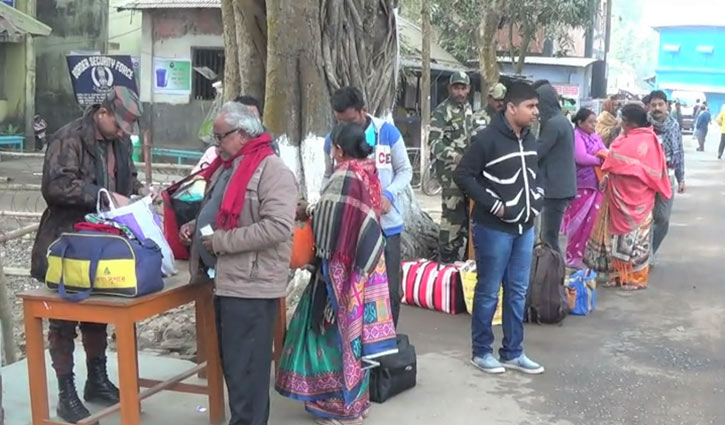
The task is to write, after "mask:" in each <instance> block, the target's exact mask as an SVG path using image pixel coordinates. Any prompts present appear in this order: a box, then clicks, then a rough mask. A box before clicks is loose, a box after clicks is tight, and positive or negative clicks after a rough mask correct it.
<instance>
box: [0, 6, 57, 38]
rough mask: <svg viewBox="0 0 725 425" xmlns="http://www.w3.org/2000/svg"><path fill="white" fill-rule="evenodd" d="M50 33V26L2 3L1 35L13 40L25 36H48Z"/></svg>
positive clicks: (0, 15)
mask: <svg viewBox="0 0 725 425" xmlns="http://www.w3.org/2000/svg"><path fill="white" fill-rule="evenodd" d="M50 32H51V28H50V27H49V26H47V25H45V24H44V23H42V22H40V21H38V20H37V19H35V18H33V17H32V16H30V15H26V14H25V13H23V12H21V11H19V10H17V9H15V8H14V7H10V6H8V5H7V4H5V3H2V2H0V35H2V36H4V37H11V38H12V37H17V36H22V35H25V34H30V35H48V34H50Z"/></svg>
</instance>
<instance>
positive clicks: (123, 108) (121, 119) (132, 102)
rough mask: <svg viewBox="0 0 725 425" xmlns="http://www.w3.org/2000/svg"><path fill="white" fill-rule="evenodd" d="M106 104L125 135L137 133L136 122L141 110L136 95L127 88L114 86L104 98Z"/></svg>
mask: <svg viewBox="0 0 725 425" xmlns="http://www.w3.org/2000/svg"><path fill="white" fill-rule="evenodd" d="M105 103H106V104H108V105H109V106H110V107H111V109H113V113H114V115H115V116H116V122H117V123H118V126H119V127H121V130H123V132H124V133H126V134H137V133H138V120H139V119H140V118H141V114H142V113H143V108H142V107H141V101H140V100H139V98H138V95H137V94H136V93H134V92H133V91H132V90H131V89H129V88H128V87H123V86H115V87H113V90H111V91H110V92H109V93H108V95H107V96H106V102H105Z"/></svg>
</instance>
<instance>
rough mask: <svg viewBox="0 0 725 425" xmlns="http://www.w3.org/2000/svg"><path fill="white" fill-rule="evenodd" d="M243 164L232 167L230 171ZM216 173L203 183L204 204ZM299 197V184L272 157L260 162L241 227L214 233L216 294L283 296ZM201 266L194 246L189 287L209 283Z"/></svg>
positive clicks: (245, 200) (196, 248) (246, 296)
mask: <svg viewBox="0 0 725 425" xmlns="http://www.w3.org/2000/svg"><path fill="white" fill-rule="evenodd" d="M241 159H242V158H241V157H240V158H238V159H237V160H236V161H235V162H234V172H236V170H237V168H238V167H239V164H240V162H241ZM220 173H221V168H220V169H219V170H217V172H216V173H214V175H213V176H212V178H211V180H210V181H209V184H207V188H206V192H207V193H206V195H205V197H204V201H203V202H207V201H208V200H209V194H210V193H211V189H212V188H213V187H214V185H215V184H216V182H217V180H218V179H219V174H220ZM232 178H233V177H232ZM297 198H298V190H297V182H296V180H295V177H294V174H292V171H290V169H289V168H287V167H286V166H285V164H284V162H282V160H281V159H280V158H278V157H276V156H269V157H267V158H266V159H265V160H264V161H262V163H261V164H260V165H259V167H258V168H257V170H256V172H255V173H254V175H253V176H252V179H251V180H250V182H249V185H248V186H247V193H246V197H245V199H244V207H243V208H242V213H241V214H240V217H239V226H238V227H237V228H235V229H232V230H222V229H217V230H215V231H214V236H213V237H212V241H213V245H214V253H215V255H216V257H217V263H216V278H215V280H214V284H215V288H216V295H219V296H223V297H236V298H257V299H259V298H261V299H272V298H280V297H283V296H285V295H286V292H287V291H286V288H287V274H288V273H289V262H290V256H291V255H292V234H293V228H294V223H295V208H296V206H297ZM202 264H203V263H202V262H201V261H200V259H199V248H198V247H197V246H196V245H192V248H191V257H190V262H189V265H190V267H191V275H192V282H199V281H203V280H208V278H207V277H206V270H205V269H204V267H203V265H202Z"/></svg>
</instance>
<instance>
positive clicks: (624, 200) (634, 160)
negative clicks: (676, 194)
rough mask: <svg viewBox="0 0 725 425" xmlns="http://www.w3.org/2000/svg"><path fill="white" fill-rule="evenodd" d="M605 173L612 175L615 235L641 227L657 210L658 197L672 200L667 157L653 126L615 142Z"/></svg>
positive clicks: (606, 163) (628, 134) (634, 131)
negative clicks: (655, 207) (656, 198)
mask: <svg viewBox="0 0 725 425" xmlns="http://www.w3.org/2000/svg"><path fill="white" fill-rule="evenodd" d="M602 170H603V171H604V172H606V173H609V175H610V176H609V190H610V202H611V207H612V208H610V214H611V215H610V224H611V231H612V234H614V235H624V234H627V233H629V232H631V231H633V230H634V229H636V228H637V227H639V226H640V225H641V224H642V223H643V222H644V220H645V219H646V218H647V217H648V216H649V214H650V213H651V212H652V209H653V208H654V204H655V194H657V193H661V194H662V195H663V196H664V197H665V198H668V199H669V198H671V197H672V187H671V186H670V180H669V177H668V176H667V162H666V161H665V154H664V151H663V150H662V145H660V143H659V141H658V140H657V135H656V134H655V133H654V130H653V129H652V127H644V128H637V129H634V130H630V131H628V132H627V134H623V135H621V136H619V137H618V138H617V139H616V140H615V141H614V142H612V146H611V147H610V148H609V155H608V156H607V159H606V160H605V161H604V165H602Z"/></svg>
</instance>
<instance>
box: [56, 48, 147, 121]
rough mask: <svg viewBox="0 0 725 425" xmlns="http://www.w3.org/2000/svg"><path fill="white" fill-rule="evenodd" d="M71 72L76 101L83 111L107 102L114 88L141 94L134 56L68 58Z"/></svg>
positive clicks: (81, 56)
mask: <svg viewBox="0 0 725 425" xmlns="http://www.w3.org/2000/svg"><path fill="white" fill-rule="evenodd" d="M66 58H67V61H68V70H69V71H70V79H71V82H72V83H73V91H74V92H75V95H76V100H77V101H78V104H79V105H81V107H84V108H85V107H87V106H90V105H98V104H100V103H102V102H103V100H104V99H105V98H106V95H107V94H108V92H110V91H111V89H112V88H113V87H114V86H123V87H128V88H129V89H131V90H133V92H134V93H137V94H138V87H137V85H136V77H135V75H134V72H133V61H132V60H131V56H122V55H117V56H109V55H68V56H67V57H66Z"/></svg>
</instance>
